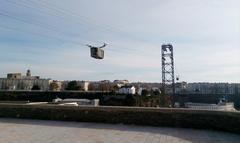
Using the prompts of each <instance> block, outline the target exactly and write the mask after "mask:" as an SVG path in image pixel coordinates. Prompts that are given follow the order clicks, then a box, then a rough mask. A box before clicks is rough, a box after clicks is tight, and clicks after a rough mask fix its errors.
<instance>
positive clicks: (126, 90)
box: [118, 85, 136, 94]
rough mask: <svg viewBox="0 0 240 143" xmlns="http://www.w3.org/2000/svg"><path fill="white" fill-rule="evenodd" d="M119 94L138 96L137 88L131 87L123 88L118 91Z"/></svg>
mask: <svg viewBox="0 0 240 143" xmlns="http://www.w3.org/2000/svg"><path fill="white" fill-rule="evenodd" d="M118 93H120V94H136V88H135V87H134V86H131V85H126V86H122V87H121V88H120V89H119V90H118Z"/></svg>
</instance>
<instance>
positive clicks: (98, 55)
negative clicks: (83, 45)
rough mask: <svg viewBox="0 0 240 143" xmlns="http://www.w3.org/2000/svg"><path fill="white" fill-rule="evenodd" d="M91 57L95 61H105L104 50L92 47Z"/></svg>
mask: <svg viewBox="0 0 240 143" xmlns="http://www.w3.org/2000/svg"><path fill="white" fill-rule="evenodd" d="M90 50H91V57H93V58H95V59H103V58H104V50H103V49H102V48H97V47H91V48H90Z"/></svg>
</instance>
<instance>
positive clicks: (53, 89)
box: [49, 82, 59, 91]
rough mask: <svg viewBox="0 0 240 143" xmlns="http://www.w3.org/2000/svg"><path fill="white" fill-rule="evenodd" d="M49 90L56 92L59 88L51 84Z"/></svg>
mask: <svg viewBox="0 0 240 143" xmlns="http://www.w3.org/2000/svg"><path fill="white" fill-rule="evenodd" d="M49 88H50V90H52V91H56V90H58V89H59V86H58V84H57V83H56V82H52V83H51V84H50V87H49Z"/></svg>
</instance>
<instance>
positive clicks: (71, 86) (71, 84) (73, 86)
mask: <svg viewBox="0 0 240 143" xmlns="http://www.w3.org/2000/svg"><path fill="white" fill-rule="evenodd" d="M80 89H81V87H80V86H78V83H77V81H76V80H74V81H70V82H69V83H68V85H67V88H66V90H80Z"/></svg>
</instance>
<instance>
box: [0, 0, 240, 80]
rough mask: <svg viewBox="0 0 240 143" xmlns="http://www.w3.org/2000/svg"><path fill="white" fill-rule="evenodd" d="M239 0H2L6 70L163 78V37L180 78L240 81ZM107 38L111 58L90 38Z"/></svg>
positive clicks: (0, 35)
mask: <svg viewBox="0 0 240 143" xmlns="http://www.w3.org/2000/svg"><path fill="white" fill-rule="evenodd" d="M239 7H240V1H239V0H181V1H179V0H114V1H113V0H17V1H16V0H0V52H1V56H0V77H6V74H7V73H11V72H21V73H23V74H24V73H25V72H26V70H27V69H30V70H31V71H32V75H39V76H41V77H42V78H51V79H55V80H94V81H97V80H115V79H128V80H129V81H131V82H138V81H141V82H161V53H160V49H161V45H162V44H167V43H171V44H172V45H173V47H174V61H175V73H176V75H177V76H179V77H180V81H187V82H230V83H240V56H239V55H240V8H239ZM103 42H106V43H108V45H107V47H106V48H104V50H105V58H104V59H103V60H97V59H93V58H91V57H90V50H89V48H88V47H86V46H85V45H86V44H91V45H96V46H98V45H99V46H101V45H102V44H103Z"/></svg>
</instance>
